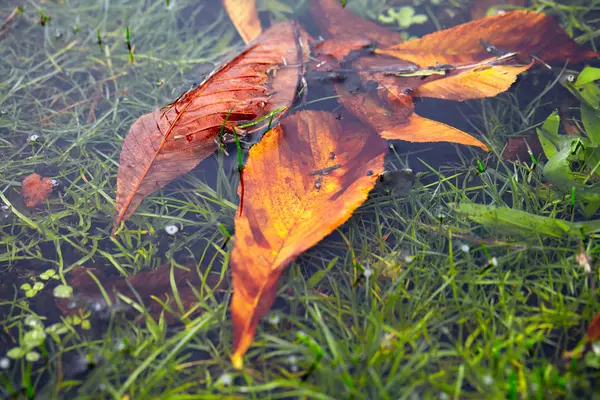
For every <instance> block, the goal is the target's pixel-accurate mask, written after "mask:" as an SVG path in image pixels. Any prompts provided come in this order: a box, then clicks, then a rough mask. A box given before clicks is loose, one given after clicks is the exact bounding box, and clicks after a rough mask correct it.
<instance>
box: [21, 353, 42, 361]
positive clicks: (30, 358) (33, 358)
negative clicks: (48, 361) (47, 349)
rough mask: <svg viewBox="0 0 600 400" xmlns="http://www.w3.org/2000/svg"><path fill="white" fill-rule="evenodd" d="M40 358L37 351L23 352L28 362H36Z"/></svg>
mask: <svg viewBox="0 0 600 400" xmlns="http://www.w3.org/2000/svg"><path fill="white" fill-rule="evenodd" d="M40 358H41V356H40V353H38V352H37V351H28V352H27V354H25V359H26V360H27V361H29V362H37V361H39V360H40Z"/></svg>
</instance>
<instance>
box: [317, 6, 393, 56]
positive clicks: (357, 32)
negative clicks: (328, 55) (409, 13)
mask: <svg viewBox="0 0 600 400" xmlns="http://www.w3.org/2000/svg"><path fill="white" fill-rule="evenodd" d="M310 11H311V14H312V16H313V19H314V21H315V23H316V24H317V26H318V27H319V29H320V30H321V34H322V35H323V37H325V38H333V37H335V38H336V39H349V38H356V39H369V40H372V41H375V42H376V43H377V44H379V45H380V46H386V47H387V46H392V45H394V44H396V43H398V42H400V41H401V39H400V34H398V33H397V32H394V31H392V30H390V29H387V28H384V27H383V26H380V25H378V24H376V23H375V22H371V21H367V20H364V19H362V18H360V17H359V16H358V15H354V14H352V13H351V12H350V11H348V10H347V9H345V8H344V7H342V4H341V3H340V1H339V0H312V2H311V5H310Z"/></svg>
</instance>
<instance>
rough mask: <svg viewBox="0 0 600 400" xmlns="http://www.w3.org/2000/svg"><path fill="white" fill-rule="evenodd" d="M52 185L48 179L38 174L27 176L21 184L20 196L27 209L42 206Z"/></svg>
mask: <svg viewBox="0 0 600 400" xmlns="http://www.w3.org/2000/svg"><path fill="white" fill-rule="evenodd" d="M52 189H54V185H53V184H52V181H51V180H50V179H49V178H42V177H41V176H40V175H39V174H36V173H33V174H31V175H27V176H26V177H25V179H23V182H22V183H21V194H22V195H23V199H24V200H25V205H26V206H27V207H36V206H38V205H40V204H42V203H43V202H44V201H46V199H47V198H48V196H50V193H52Z"/></svg>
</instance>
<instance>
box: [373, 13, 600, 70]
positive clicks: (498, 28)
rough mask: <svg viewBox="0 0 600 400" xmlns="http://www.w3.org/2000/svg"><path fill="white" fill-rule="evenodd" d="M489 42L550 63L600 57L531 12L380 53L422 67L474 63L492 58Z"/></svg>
mask: <svg viewBox="0 0 600 400" xmlns="http://www.w3.org/2000/svg"><path fill="white" fill-rule="evenodd" d="M488 43H489V44H491V45H493V46H495V48H496V49H498V50H499V51H501V52H502V51H506V52H515V53H525V54H531V55H535V56H537V57H539V58H540V59H542V60H543V61H546V62H552V61H565V60H569V61H570V62H578V61H583V60H585V59H587V58H591V57H596V56H597V55H598V54H597V53H596V52H594V51H586V50H582V49H580V48H579V47H577V45H576V44H575V42H573V40H572V39H571V38H570V37H569V36H568V35H567V34H566V33H565V32H564V31H563V30H562V29H561V27H560V26H559V25H558V24H557V23H556V21H555V20H554V18H552V17H549V16H547V15H545V14H540V13H534V12H528V11H511V12H507V13H504V14H500V15H495V16H492V17H486V18H482V19H479V20H476V21H472V22H469V23H466V24H462V25H459V26H456V27H454V28H450V29H446V30H444V31H439V32H435V33H432V34H429V35H426V36H423V37H422V38H420V39H417V40H411V41H408V42H404V43H400V44H398V45H395V46H392V47H389V48H387V49H379V50H377V52H378V53H380V54H387V55H390V56H393V57H396V58H399V59H402V60H406V61H412V62H414V63H416V64H418V65H419V66H421V67H427V66H432V65H436V63H440V64H451V65H457V64H470V63H474V62H481V61H482V60H485V59H487V58H489V57H490V53H489V52H488V51H486V50H489V49H486V47H488V46H487V44H488Z"/></svg>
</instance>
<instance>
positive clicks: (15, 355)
mask: <svg viewBox="0 0 600 400" xmlns="http://www.w3.org/2000/svg"><path fill="white" fill-rule="evenodd" d="M25 353H27V352H26V351H25V350H23V349H22V348H20V347H13V348H12V349H10V350H9V351H8V352H7V353H6V356H7V357H8V358H12V359H13V360H18V359H19V358H23V356H24V355H25Z"/></svg>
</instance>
